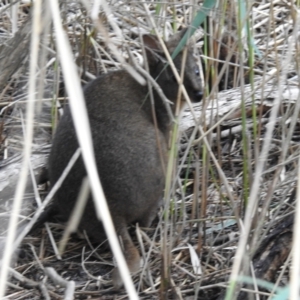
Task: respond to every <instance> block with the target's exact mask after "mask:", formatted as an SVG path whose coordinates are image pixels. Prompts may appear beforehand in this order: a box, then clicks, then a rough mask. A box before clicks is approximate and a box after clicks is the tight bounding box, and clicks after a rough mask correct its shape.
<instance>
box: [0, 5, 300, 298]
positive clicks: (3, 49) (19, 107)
mask: <svg viewBox="0 0 300 300" xmlns="http://www.w3.org/2000/svg"><path fill="white" fill-rule="evenodd" d="M8 2H9V1H7V2H6V1H2V2H1V4H0V70H2V71H1V74H0V88H1V90H0V95H1V96H0V159H1V160H0V209H1V211H0V213H1V221H0V230H1V235H2V236H3V237H7V239H3V243H2V244H1V245H2V246H1V248H0V249H1V252H3V249H4V248H6V250H7V251H4V253H6V254H4V256H2V257H4V260H2V261H1V273H0V298H1V295H4V293H6V295H7V296H6V298H4V299H42V298H45V299H62V298H63V297H65V299H72V298H73V297H76V298H77V299H86V298H89V299H127V298H131V299H158V298H161V299H246V298H247V297H248V296H249V295H252V296H254V297H256V298H255V299H273V297H274V296H275V295H277V296H278V298H277V299H287V297H288V296H287V294H288V292H289V290H291V293H292V295H293V296H292V298H290V299H297V295H298V294H297V293H298V291H299V288H298V285H299V275H300V274H299V266H300V263H299V259H300V249H299V248H300V244H299V243H300V233H299V230H300V229H299V228H300V224H298V222H300V217H299V216H297V215H298V214H299V213H300V209H299V208H298V207H299V201H296V200H297V198H299V197H298V195H297V193H296V190H295V187H296V185H297V178H298V172H299V171H298V160H299V151H300V149H299V129H300V127H299V105H300V104H299V103H300V101H299V87H298V86H299V77H298V70H299V61H298V58H299V43H298V35H299V16H298V10H297V7H296V6H293V5H292V4H291V2H285V1H275V0H274V1H264V2H263V3H261V2H260V1H257V2H253V3H250V2H248V1H242V0H241V1H238V5H236V6H235V4H233V3H236V2H233V1H226V0H223V1H219V2H218V6H217V7H215V6H214V4H215V2H216V1H209V0H206V1H204V3H205V5H204V6H206V9H203V6H202V4H203V3H202V1H200V3H193V4H192V2H183V1H178V2H144V1H136V2H132V1H130V2H129V1H127V2H126V1H125V2H120V1H114V2H113V1H112V2H105V1H102V2H101V3H102V5H101V6H100V7H99V5H97V3H98V2H97V1H94V3H93V5H92V4H91V3H90V1H82V3H84V4H82V3H81V2H80V3H79V1H78V2H75V1H74V2H63V3H61V5H60V7H59V12H60V14H59V12H58V10H57V9H58V6H56V7H55V4H57V3H56V1H55V0H51V1H45V2H46V3H48V4H47V6H44V5H45V4H44V3H42V2H40V1H35V3H36V5H35V7H32V6H31V3H30V2H28V1H20V2H18V3H14V4H12V5H11V4H9V3H8ZM39 4H40V5H41V6H42V7H43V9H42V10H40V9H39ZM201 9H202V11H201ZM55 10H57V11H55ZM30 14H32V15H30ZM206 14H208V15H209V16H210V17H209V18H203V17H204V16H205V15H206ZM202 19H203V20H204V23H202V25H201V26H202V28H203V30H202V29H199V27H198V26H199V24H200V23H201V22H202ZM50 20H52V21H53V22H52V23H51V25H50V22H49V21H50ZM189 24H194V25H195V26H196V27H197V28H193V27H191V28H193V31H194V29H196V30H195V37H196V38H197V43H196V47H195V54H196V59H197V60H198V61H200V59H201V60H202V62H203V81H204V82H205V84H206V86H205V91H206V94H205V97H204V99H203V101H202V103H201V104H200V105H199V104H198V105H194V106H189V105H188V108H187V110H186V111H185V112H184V113H182V115H181V118H180V119H179V121H178V122H179V126H178V125H177V124H175V125H174V134H173V135H171V136H172V141H170V149H171V152H170V153H171V154H170V161H169V168H168V172H167V176H168V177H167V180H166V182H167V184H166V189H165V193H163V191H162V196H163V195H164V201H165V202H164V203H165V204H167V205H165V206H164V207H163V208H161V210H160V212H158V215H157V218H156V220H155V221H154V224H153V225H152V227H151V228H148V229H145V228H140V227H138V226H132V230H131V234H132V236H133V237H134V240H135V243H136V245H138V246H139V250H140V253H141V254H142V256H143V259H144V262H145V266H144V268H143V270H142V271H141V272H140V273H139V274H136V275H134V276H132V281H131V279H130V278H131V277H130V276H128V274H127V275H126V267H123V268H121V269H122V270H124V272H125V273H124V278H125V279H126V282H125V285H126V286H125V288H124V289H121V290H119V291H116V290H114V289H113V288H112V282H111V270H112V268H113V255H112V252H111V251H109V250H107V247H105V245H100V246H99V247H97V245H93V244H91V243H90V241H89V240H88V237H86V236H85V238H84V239H79V238H78V237H76V236H74V237H73V236H72V237H71V238H70V239H69V241H68V243H67V245H66V248H65V252H64V253H63V255H62V258H61V259H59V255H58V252H57V249H56V247H55V246H53V245H55V244H58V243H59V241H60V240H61V237H62V234H63V228H64V226H63V225H62V224H50V226H48V225H47V231H44V230H43V229H42V230H38V231H36V232H35V233H34V234H33V235H32V236H27V237H25V238H24V240H23V242H22V244H21V246H20V251H19V252H18V259H16V257H14V256H13V249H14V246H15V244H14V243H13V241H14V240H15V236H16V235H17V236H19V237H21V236H22V233H21V232H18V231H17V233H16V231H15V225H16V221H21V220H24V219H25V220H27V219H28V218H29V216H32V213H33V212H35V211H38V212H39V211H42V209H41V208H40V209H36V208H35V207H36V206H39V205H40V198H44V195H45V189H46V186H37V184H36V181H35V179H34V178H35V176H34V175H35V173H37V172H39V171H40V169H41V167H42V166H44V165H46V162H47V155H48V153H49V145H50V144H51V137H52V135H53V133H54V131H55V127H56V124H57V122H59V118H60V115H61V109H60V107H61V106H63V105H64V104H65V103H68V101H70V102H71V101H74V100H75V102H76V103H75V102H73V104H74V103H75V105H74V106H73V108H72V112H73V115H74V117H75V119H77V121H75V122H77V124H78V125H79V126H78V131H81V136H82V145H83V146H84V147H82V153H85V154H83V156H84V157H86V163H87V164H90V167H91V170H90V173H89V175H90V178H94V179H95V183H93V184H92V191H93V193H94V194H97V193H100V197H99V198H101V187H99V186H98V182H97V176H96V170H93V161H92V160H91V158H92V157H93V155H92V150H91V147H90V148H89V139H88V137H89V134H87V132H88V128H84V106H83V105H82V104H83V102H82V104H79V103H80V101H81V100H82V99H81V98H82V91H81V84H82V85H84V84H85V83H86V82H88V81H90V80H92V79H93V78H95V76H98V75H99V74H102V73H106V72H109V71H110V70H114V69H117V68H126V69H127V71H128V72H129V73H130V74H131V75H132V76H134V77H135V78H136V80H138V81H140V82H142V81H143V80H144V76H142V75H141V73H140V72H139V71H138V70H139V67H136V66H137V65H139V66H142V63H143V54H142V50H141V39H140V37H141V35H142V34H143V33H152V34H158V35H160V37H161V38H163V39H167V38H168V37H169V36H170V35H172V34H174V33H175V32H176V31H177V30H181V29H182V28H184V27H186V26H189ZM16 30H17V31H16ZM205 33H206V34H205ZM30 38H31V39H30ZM68 51H69V52H68ZM170 55H172V53H170ZM179 75H180V74H179ZM176 78H177V79H180V78H179V76H177V77H176ZM80 80H81V81H80ZM220 90H223V91H220ZM183 93H184V91H183ZM28 100H31V101H28ZM73 104H72V105H73ZM79 105H82V106H79ZM76 109H77V110H76ZM33 114H34V115H35V117H33ZM177 117H178V116H175V117H174V120H178V118H177ZM31 121H32V122H31ZM24 124H25V125H24ZM30 124H31V125H30ZM30 126H32V127H33V128H34V130H32V128H31V127H30ZM177 131H178V134H177V133H176V132H177ZM31 134H33V137H31ZM85 138H86V140H84V139H85ZM28 157H31V159H30V160H28V159H27V158H28ZM28 172H29V174H30V175H29V176H27V173H28ZM22 173H24V175H23V176H21V174H22ZM24 191H25V193H24V195H23V192H24ZM52 192H53V191H52ZM48 199H49V200H50V198H49V196H48V198H46V201H48ZM36 203H37V204H36ZM21 204H22V205H21ZM103 205H104V204H101V209H102V210H103ZM295 214H296V216H294V215H295ZM106 215H108V214H106ZM294 219H295V220H296V222H295V225H294ZM105 222H108V223H106V224H107V225H106V227H107V230H111V226H110V225H109V222H110V221H109V220H108V221H105ZM49 227H50V229H51V230H50V229H49ZM24 234H25V232H24ZM109 237H110V238H111V237H112V239H114V238H113V233H111V234H109ZM110 243H116V239H115V240H110ZM106 246H107V245H106ZM115 251H116V252H115ZM114 255H116V256H117V260H118V263H119V265H120V263H121V264H122V255H121V256H120V255H118V247H117V246H114ZM9 262H11V264H10V265H9ZM290 270H292V271H290ZM7 274H9V276H7ZM5 278H7V279H6V280H5ZM132 283H133V284H132ZM282 286H285V287H286V289H282ZM279 287H281V289H280V288H279ZM4 288H6V292H5V291H4Z"/></svg>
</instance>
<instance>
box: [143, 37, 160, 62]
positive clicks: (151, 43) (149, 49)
mask: <svg viewBox="0 0 300 300" xmlns="http://www.w3.org/2000/svg"><path fill="white" fill-rule="evenodd" d="M143 43H144V46H145V50H146V55H147V60H148V64H149V65H154V64H156V63H157V61H158V60H159V56H160V55H162V53H163V50H162V48H161V46H160V43H159V40H158V38H157V36H155V35H152V34H145V35H143Z"/></svg>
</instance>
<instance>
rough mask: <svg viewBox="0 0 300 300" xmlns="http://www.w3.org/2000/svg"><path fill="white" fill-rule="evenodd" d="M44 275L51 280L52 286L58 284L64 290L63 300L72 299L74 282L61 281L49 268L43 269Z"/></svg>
mask: <svg viewBox="0 0 300 300" xmlns="http://www.w3.org/2000/svg"><path fill="white" fill-rule="evenodd" d="M45 273H46V275H47V276H49V277H50V278H51V280H52V281H53V282H54V284H58V285H60V286H62V287H65V288H66V290H65V297H64V300H72V299H74V291H75V282H74V281H73V280H71V281H67V280H65V279H63V278H62V277H61V276H60V275H58V274H57V273H56V271H55V270H54V269H53V268H50V267H48V268H45Z"/></svg>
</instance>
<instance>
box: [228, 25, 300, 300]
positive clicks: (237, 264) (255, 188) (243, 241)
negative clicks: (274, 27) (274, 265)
mask: <svg viewBox="0 0 300 300" xmlns="http://www.w3.org/2000/svg"><path fill="white" fill-rule="evenodd" d="M297 30H298V20H297V22H296V24H295V27H294V30H293V35H292V38H291V40H290V41H289V47H288V51H287V57H286V60H285V61H284V62H283V64H282V76H281V81H280V82H279V84H278V85H279V88H278V96H277V97H276V99H275V101H274V106H273V107H272V110H271V116H270V121H269V124H268V126H267V132H266V136H265V139H264V143H263V147H262V150H261V153H260V155H259V158H258V161H257V164H256V168H255V171H256V172H255V177H254V181H253V185H252V189H251V192H250V196H249V202H248V206H247V210H246V215H245V221H244V224H245V227H244V231H243V232H242V235H241V238H240V240H239V244H238V248H237V251H236V255H235V259H234V263H233V267H232V273H231V275H230V282H231V286H230V289H229V290H227V293H226V299H233V295H234V291H235V288H236V284H237V278H238V275H239V271H240V269H241V264H242V260H243V258H244V252H245V248H246V245H247V242H248V237H249V233H250V230H251V220H252V218H253V214H254V212H255V211H256V206H257V201H256V199H257V194H258V192H259V186H260V180H261V175H262V172H263V169H264V166H265V161H266V157H267V155H268V152H269V149H270V145H271V139H272V133H273V130H274V126H275V124H276V117H277V114H278V110H279V107H280V102H281V96H282V92H283V86H284V84H283V83H284V82H285V80H286V78H287V72H288V66H289V64H290V61H291V57H292V53H291V52H292V43H293V42H295V41H296V36H297ZM298 250H299V248H298ZM294 284H295V283H294ZM297 291H298V290H297ZM295 299H296V298H295Z"/></svg>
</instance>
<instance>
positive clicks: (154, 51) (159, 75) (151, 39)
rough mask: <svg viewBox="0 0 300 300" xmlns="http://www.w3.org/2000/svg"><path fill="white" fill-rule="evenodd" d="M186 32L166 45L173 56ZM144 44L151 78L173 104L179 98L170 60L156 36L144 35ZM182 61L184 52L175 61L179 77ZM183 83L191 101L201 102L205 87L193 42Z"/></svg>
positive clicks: (187, 57) (188, 49)
mask: <svg viewBox="0 0 300 300" xmlns="http://www.w3.org/2000/svg"><path fill="white" fill-rule="evenodd" d="M185 32H186V29H185V30H181V31H180V32H178V33H177V34H175V35H174V36H173V37H172V38H171V39H170V40H169V41H168V42H166V43H165V44H166V47H167V49H168V51H169V53H170V55H172V53H173V51H174V50H175V48H176V47H177V45H178V44H179V42H180V40H181V39H182V37H183V36H184V34H185ZM143 42H144V46H145V49H146V55H147V60H148V65H149V69H150V74H151V76H152V77H153V78H154V79H156V80H157V83H158V84H159V86H160V87H161V88H162V90H163V91H164V94H165V95H166V97H167V98H168V99H169V100H171V101H172V102H175V101H176V99H177V96H178V83H177V80H176V77H175V75H174V73H173V71H172V69H171V67H170V66H169V64H168V60H167V59H166V57H165V55H164V51H163V49H162V47H161V45H160V43H159V40H158V38H157V37H156V36H154V35H144V36H143ZM182 60H183V50H182V51H181V52H179V54H178V55H177V56H176V57H175V58H174V60H173V62H174V65H175V67H176V69H177V71H178V73H179V75H180V74H181V69H182ZM166 66H167V67H166ZM183 83H184V86H185V88H186V91H187V93H188V95H189V97H190V99H191V101H193V102H199V101H201V99H202V96H203V86H202V81H201V78H200V70H199V66H198V64H197V62H196V59H195V57H194V52H193V44H192V43H191V42H189V43H188V46H187V55H186V59H185V64H184V82H183Z"/></svg>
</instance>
